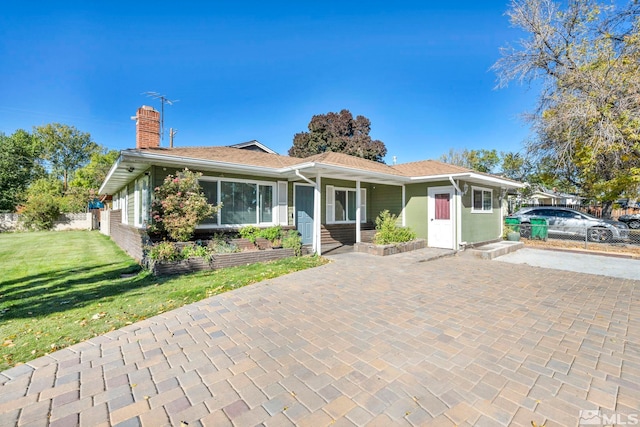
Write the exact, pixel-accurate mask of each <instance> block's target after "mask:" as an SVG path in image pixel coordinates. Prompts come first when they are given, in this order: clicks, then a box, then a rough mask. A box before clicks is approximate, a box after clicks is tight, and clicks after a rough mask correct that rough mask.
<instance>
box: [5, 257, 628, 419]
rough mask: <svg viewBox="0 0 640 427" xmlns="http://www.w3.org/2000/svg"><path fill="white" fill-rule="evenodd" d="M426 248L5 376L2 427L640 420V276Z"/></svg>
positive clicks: (338, 263)
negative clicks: (438, 253)
mask: <svg viewBox="0 0 640 427" xmlns="http://www.w3.org/2000/svg"><path fill="white" fill-rule="evenodd" d="M428 253H430V252H429V251H428V250H426V251H418V252H415V253H410V254H401V255H395V256H393V257H385V258H377V257H372V256H368V255H364V254H357V253H353V254H342V255H339V256H336V257H334V258H333V262H332V263H331V264H328V265H325V266H323V267H320V268H317V269H314V270H307V271H304V272H299V273H295V274H292V275H289V276H285V277H281V278H278V279H274V280H268V281H266V282H263V283H260V284H257V285H253V286H250V287H246V288H243V289H239V290H236V291H233V292H229V293H225V294H223V295H219V296H216V297H213V298H209V299H207V300H204V301H202V302H200V303H196V304H192V305H189V306H186V307H183V308H181V309H178V310H175V311H172V312H170V313H166V314H163V315H161V316H158V317H155V318H152V319H148V320H145V321H142V322H140V323H136V324H134V325H131V326H129V327H126V328H124V329H122V330H118V331H114V332H112V333H109V334H107V335H105V336H102V337H98V338H96V339H92V340H90V341H88V342H85V343H82V344H79V345H75V346H73V347H71V348H69V349H66V350H63V351H59V352H56V353H53V354H51V355H50V356H47V357H43V358H40V359H37V360H34V361H33V362H31V363H29V364H27V365H22V366H18V367H16V368H13V369H11V370H9V371H5V372H3V373H1V374H0V384H2V385H1V386H0V425H2V426H6V425H14V424H19V425H24V426H26V425H34V426H35V425H46V424H49V423H50V425H52V426H53V425H55V426H72V425H76V424H81V425H86V426H96V425H105V426H106V425H121V426H125V425H126V426H129V425H140V424H141V425H143V426H160V425H173V426H178V425H180V424H181V422H185V423H188V425H189V426H190V427H191V426H197V425H205V426H225V425H239V426H254V425H259V424H261V423H262V424H264V425H267V426H286V425H301V426H305V425H306V426H326V425H332V426H345V425H454V424H458V425H522V426H531V421H534V422H536V423H537V424H538V425H541V424H542V423H544V422H546V425H547V426H552V425H562V426H571V425H574V426H575V425H577V424H578V419H579V414H580V410H601V411H602V413H603V414H604V415H605V416H606V417H609V418H608V419H611V418H610V417H619V420H621V421H633V420H634V417H635V415H636V414H639V413H640V324H639V323H640V320H639V319H640V301H639V300H640V291H639V288H640V282H638V281H630V280H624V279H613V278H608V277H604V276H591V275H583V274H576V273H571V272H560V271H551V270H544V269H541V268H536V267H529V266H526V265H511V264H506V263H499V262H491V261H483V260H479V259H475V258H472V257H469V256H455V257H446V258H440V259H437V260H432V261H427V262H424V260H425V256H426V255H427V254H428ZM583 415H585V416H586V415H587V414H586V413H583ZM590 415H592V414H590ZM596 420H598V418H596Z"/></svg>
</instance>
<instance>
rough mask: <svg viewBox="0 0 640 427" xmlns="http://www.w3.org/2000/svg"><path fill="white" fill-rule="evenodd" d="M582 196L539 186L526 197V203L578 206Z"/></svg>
mask: <svg viewBox="0 0 640 427" xmlns="http://www.w3.org/2000/svg"><path fill="white" fill-rule="evenodd" d="M582 199H583V197H579V196H576V195H574V194H567V193H561V192H559V191H556V189H555V188H554V189H553V190H548V189H546V188H544V187H540V188H539V189H538V190H536V191H534V192H533V193H532V194H531V196H529V198H528V199H527V204H529V205H533V206H580V204H581V203H582Z"/></svg>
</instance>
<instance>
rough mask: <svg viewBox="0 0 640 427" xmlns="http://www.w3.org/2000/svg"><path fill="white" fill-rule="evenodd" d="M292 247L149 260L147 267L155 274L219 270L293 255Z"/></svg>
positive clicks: (167, 274)
mask: <svg viewBox="0 0 640 427" xmlns="http://www.w3.org/2000/svg"><path fill="white" fill-rule="evenodd" d="M294 255H295V253H294V250H293V249H270V250H263V251H245V252H237V253H231V254H218V255H215V256H214V257H213V258H212V259H211V261H210V262H209V261H207V260H205V259H204V258H200V257H196V258H189V259H185V260H181V261H174V262H154V261H151V262H150V264H149V269H150V270H151V272H152V273H153V274H154V275H156V276H169V275H174V274H185V273H190V272H192V271H203V270H219V269H221V268H225V267H234V266H237V265H247V264H254V263H256V262H265V261H274V260H276V259H281V258H288V257H292V256H294Z"/></svg>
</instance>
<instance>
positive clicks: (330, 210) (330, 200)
mask: <svg viewBox="0 0 640 427" xmlns="http://www.w3.org/2000/svg"><path fill="white" fill-rule="evenodd" d="M325 191H326V193H327V215H326V216H327V217H326V218H325V220H326V222H327V224H330V223H332V222H335V210H334V207H333V205H334V204H335V202H334V199H335V194H334V192H333V185H327V186H326V187H325Z"/></svg>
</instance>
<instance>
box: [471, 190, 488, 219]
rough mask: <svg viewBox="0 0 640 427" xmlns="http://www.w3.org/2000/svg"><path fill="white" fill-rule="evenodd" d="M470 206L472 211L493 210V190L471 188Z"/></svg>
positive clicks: (485, 211) (484, 211) (483, 211)
mask: <svg viewBox="0 0 640 427" xmlns="http://www.w3.org/2000/svg"><path fill="white" fill-rule="evenodd" d="M472 199H473V200H472V204H473V205H472V206H473V207H472V208H471V212H474V213H491V212H493V202H492V200H493V191H492V190H490V189H488V188H479V187H473V188H472Z"/></svg>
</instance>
